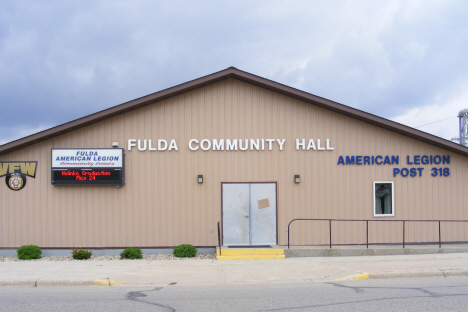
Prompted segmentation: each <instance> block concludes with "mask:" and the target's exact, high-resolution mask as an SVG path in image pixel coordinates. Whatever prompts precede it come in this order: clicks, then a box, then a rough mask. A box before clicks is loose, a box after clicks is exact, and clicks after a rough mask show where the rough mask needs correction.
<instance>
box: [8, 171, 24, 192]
mask: <svg viewBox="0 0 468 312" xmlns="http://www.w3.org/2000/svg"><path fill="white" fill-rule="evenodd" d="M5 182H6V185H7V186H8V187H9V188H10V189H11V190H13V191H19V190H21V189H22V188H23V187H24V185H25V184H26V177H22V176H21V175H20V174H11V175H9V176H6V178H5Z"/></svg>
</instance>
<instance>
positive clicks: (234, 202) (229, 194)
mask: <svg viewBox="0 0 468 312" xmlns="http://www.w3.org/2000/svg"><path fill="white" fill-rule="evenodd" d="M222 192H223V194H222V195H223V244H224V245H274V244H276V184H275V183H223V187H222Z"/></svg>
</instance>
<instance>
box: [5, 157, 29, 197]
mask: <svg viewBox="0 0 468 312" xmlns="http://www.w3.org/2000/svg"><path fill="white" fill-rule="evenodd" d="M36 168H37V161H28V162H20V161H3V162H0V177H3V176H5V184H6V185H7V186H8V188H9V189H10V190H12V191H19V190H21V189H23V188H24V187H25V186H26V177H27V176H29V177H32V178H36Z"/></svg>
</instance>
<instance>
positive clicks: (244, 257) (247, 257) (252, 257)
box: [216, 255, 285, 260]
mask: <svg viewBox="0 0 468 312" xmlns="http://www.w3.org/2000/svg"><path fill="white" fill-rule="evenodd" d="M263 259H285V256H284V255H236V256H216V260H263Z"/></svg>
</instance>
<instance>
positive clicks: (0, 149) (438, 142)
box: [0, 67, 468, 156]
mask: <svg viewBox="0 0 468 312" xmlns="http://www.w3.org/2000/svg"><path fill="white" fill-rule="evenodd" d="M228 78H234V79H238V80H241V81H245V82H247V83H251V84H254V85H256V86H259V87H262V88H266V89H269V90H272V91H274V92H278V93H281V94H284V95H286V96H290V97H293V98H296V99H299V100H301V101H304V102H308V103H311V104H314V105H317V106H320V107H323V108H326V109H329V110H332V111H334V112H337V113H340V114H344V115H346V116H349V117H353V118H356V119H358V120H361V121H364V122H366V123H370V124H372V125H375V126H378V127H381V128H384V129H387V130H390V131H393V132H396V133H399V134H401V135H404V136H407V137H410V138H413V139H416V140H419V141H422V142H425V143H428V144H431V145H434V146H437V147H440V148H443V149H446V150H448V151H451V152H454V153H457V154H460V155H463V156H468V148H466V147H464V146H462V145H459V144H456V143H453V142H451V141H448V140H445V139H442V138H439V137H437V136H434V135H431V134H428V133H425V132H422V131H419V130H416V129H413V128H411V127H407V126H404V125H402V124H399V123H396V122H394V121H391V120H388V119H385V118H381V117H378V116H375V115H372V114H369V113H366V112H363V111H360V110H358V109H355V108H351V107H349V106H345V105H342V104H339V103H336V102H333V101H330V100H327V99H324V98H321V97H318V96H316V95H313V94H310V93H307V92H304V91H300V90H297V89H294V88H291V87H288V86H285V85H283V84H280V83H277V82H274V81H271V80H268V79H265V78H262V77H259V76H255V75H252V74H250V73H247V72H244V71H241V70H238V69H237V68H234V67H229V68H227V69H225V70H222V71H220V72H217V73H214V74H211V75H208V76H205V77H201V78H198V79H195V80H192V81H189V82H186V83H183V84H180V85H178V86H175V87H172V88H169V89H165V90H162V91H159V92H156V93H153V94H150V95H147V96H144V97H141V98H138V99H136V100H133V101H130V102H127V103H123V104H120V105H117V106H114V107H111V108H108V109H105V110H103V111H100V112H97V113H94V114H91V115H88V116H85V117H82V118H80V119H76V120H73V121H70V122H67V123H65V124H62V125H59V126H56V127H53V128H50V129H48V130H44V131H41V132H38V133H36V134H33V135H30V136H27V137H24V138H22V139H18V140H16V141H13V142H10V143H7V144H4V145H2V146H0V155H2V154H6V153H8V152H11V151H14V150H17V149H20V148H23V147H25V146H28V145H31V144H34V143H38V142H41V141H44V140H47V139H50V138H52V137H55V136H58V135H61V134H64V133H67V132H70V131H73V130H76V129H79V128H81V127H85V126H87V125H90V124H93V123H95V122H98V121H101V120H104V119H107V118H110V117H114V116H116V115H119V114H122V113H125V112H128V111H131V110H133V109H137V108H140V107H143V106H146V105H150V104H153V103H155V102H158V101H161V100H164V99H167V98H169V97H172V96H175V95H178V94H181V93H184V92H187V91H191V90H194V89H197V88H201V87H203V86H206V85H209V84H212V83H215V82H218V81H221V80H224V79H228Z"/></svg>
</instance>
